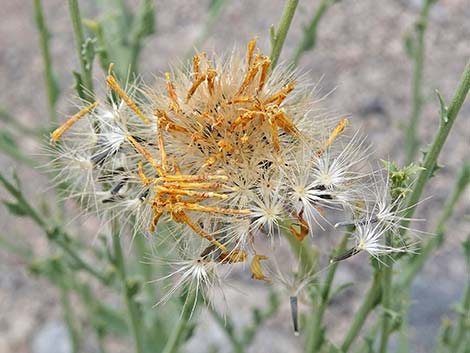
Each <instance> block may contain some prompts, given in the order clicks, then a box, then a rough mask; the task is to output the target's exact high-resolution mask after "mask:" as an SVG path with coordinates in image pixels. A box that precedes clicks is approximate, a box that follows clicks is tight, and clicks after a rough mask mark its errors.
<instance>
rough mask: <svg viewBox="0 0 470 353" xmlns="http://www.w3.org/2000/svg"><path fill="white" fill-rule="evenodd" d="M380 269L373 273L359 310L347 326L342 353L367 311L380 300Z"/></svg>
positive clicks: (361, 323)
mask: <svg viewBox="0 0 470 353" xmlns="http://www.w3.org/2000/svg"><path fill="white" fill-rule="evenodd" d="M382 275H383V272H382V271H376V272H375V274H374V278H373V280H372V285H371V287H370V288H369V290H368V291H367V293H366V295H365V298H364V301H363V302H362V304H361V306H360V307H359V310H358V311H357V313H356V315H355V316H354V320H353V322H352V324H351V326H350V328H349V331H348V333H347V334H346V337H345V339H344V341H343V344H342V345H341V350H342V352H343V353H346V352H348V351H349V348H350V347H351V344H352V343H353V342H354V340H355V339H356V337H357V335H358V334H359V331H360V330H361V328H362V326H363V325H364V323H365V321H366V319H367V317H368V316H369V313H370V312H371V311H372V310H373V309H374V308H375V307H376V306H377V304H378V303H379V302H380V297H381V291H382Z"/></svg>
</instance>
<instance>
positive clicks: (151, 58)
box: [0, 0, 470, 353]
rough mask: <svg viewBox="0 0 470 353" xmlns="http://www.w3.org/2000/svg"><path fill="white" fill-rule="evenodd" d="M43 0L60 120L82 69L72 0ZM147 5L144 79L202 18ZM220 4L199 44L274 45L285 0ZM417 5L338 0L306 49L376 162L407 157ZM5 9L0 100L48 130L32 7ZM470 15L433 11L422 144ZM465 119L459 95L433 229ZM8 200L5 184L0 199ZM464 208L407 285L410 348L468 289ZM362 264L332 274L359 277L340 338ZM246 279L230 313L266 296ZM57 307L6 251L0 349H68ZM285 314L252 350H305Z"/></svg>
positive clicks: (308, 62) (461, 53)
mask: <svg viewBox="0 0 470 353" xmlns="http://www.w3.org/2000/svg"><path fill="white" fill-rule="evenodd" d="M43 2H44V5H45V9H46V11H45V12H46V17H47V20H48V23H49V26H50V30H51V33H52V35H53V41H52V56H53V62H54V65H55V68H56V70H57V73H58V76H59V79H60V83H61V88H62V95H61V97H60V101H59V112H60V116H62V117H63V116H64V115H66V114H68V113H70V112H71V111H72V109H73V105H72V104H70V101H71V97H72V96H73V93H72V80H73V78H72V75H71V71H72V70H76V69H77V67H78V64H77V61H76V59H75V48H74V47H73V38H72V33H71V25H70V20H69V16H68V12H67V2H65V1H63V0H45V1H43ZM135 2H136V1H133V3H135ZM80 3H81V6H82V12H83V14H85V15H86V16H90V17H93V16H94V13H95V11H96V10H95V7H94V2H93V1H85V0H83V1H80ZM155 3H156V8H157V12H156V14H157V31H158V34H157V36H155V37H154V38H152V39H150V40H148V41H147V42H146V46H145V50H144V52H143V55H142V64H141V71H142V72H143V75H144V78H145V79H148V80H150V79H151V77H152V76H153V75H159V74H161V73H162V72H163V71H165V70H167V68H168V64H169V63H170V62H173V61H174V60H175V58H178V57H180V58H181V57H183V56H184V54H185V53H186V52H187V50H188V49H189V48H191V46H192V45H193V43H194V40H195V39H196V37H197V35H198V33H200V31H201V30H202V26H203V23H204V21H205V19H206V10H205V9H206V7H207V3H208V1H196V0H178V1H171V0H157V1H155ZM227 3H228V5H227V6H226V7H225V8H224V10H223V12H222V14H221V17H220V18H219V20H218V21H217V23H216V24H215V27H214V29H213V32H212V34H211V35H210V37H209V38H208V40H207V42H206V44H205V45H204V48H203V49H206V50H208V51H211V50H215V51H224V50H228V49H231V48H232V47H233V46H234V45H237V46H239V47H241V46H244V45H245V43H246V42H247V41H248V40H249V39H250V38H252V37H253V36H258V38H259V44H260V46H261V47H262V48H263V49H264V51H265V52H269V39H268V29H269V27H270V25H271V24H272V23H277V22H278V19H279V17H280V14H281V11H282V7H283V1H281V0H275V1H274V0H258V1H255V0H244V1H228V2H227ZM317 4H318V1H306V0H305V1H300V5H299V11H298V12H297V14H296V16H295V18H294V22H293V25H292V29H291V31H290V32H289V35H288V37H287V41H286V44H285V49H284V52H283V56H282V59H285V60H287V59H288V58H289V57H290V55H291V54H292V53H293V50H294V48H295V46H296V44H297V43H298V40H299V38H300V36H301V28H302V25H303V24H305V23H307V22H308V21H309V19H310V17H311V16H312V14H313V12H314V9H315V8H316V6H317ZM420 6H421V1H419V0H390V1H376V0H361V1H351V0H342V1H340V2H339V3H337V4H335V5H334V6H333V7H332V8H331V9H330V11H329V12H328V13H327V15H326V16H325V18H324V19H323V20H322V23H321V26H320V29H319V33H318V35H319V36H318V45H317V47H316V48H315V50H314V51H312V52H308V53H306V54H305V55H304V57H303V58H302V60H301V62H300V65H299V66H300V68H301V70H302V71H305V72H307V74H308V75H309V76H311V79H312V80H314V81H319V80H321V84H320V87H321V92H322V93H328V92H330V91H331V94H330V95H329V97H328V99H327V101H326V104H327V106H328V107H329V108H330V110H332V111H335V112H338V113H341V114H348V115H351V121H352V124H353V125H354V126H355V127H360V128H362V130H363V131H364V132H365V133H366V134H367V135H368V138H369V141H370V142H371V143H372V144H373V145H374V147H375V150H374V154H375V157H377V158H390V159H392V160H393V159H395V160H396V159H398V160H400V159H401V158H402V155H403V149H402V146H403V123H404V122H406V119H407V118H408V116H409V113H410V110H411V105H410V92H411V78H412V65H411V62H410V61H409V59H408V58H407V57H406V55H405V52H404V48H403V38H404V35H405V34H406V33H407V32H409V31H411V30H412V29H413V22H414V21H415V19H416V17H417V15H418V11H419V7H420ZM0 8H1V9H2V11H1V15H0V18H1V21H0V38H1V40H0V42H1V45H0V48H1V49H0V77H1V79H0V107H1V108H2V109H4V110H6V111H8V112H10V113H11V114H12V115H13V116H14V117H15V118H16V119H18V120H20V121H21V122H23V123H24V124H26V125H28V126H44V125H45V124H46V123H47V121H48V119H47V107H46V98H45V91H44V86H43V81H42V70H43V68H42V61H41V56H40V51H39V47H38V35H37V33H36V30H35V26H34V20H33V11H32V6H31V2H29V1H10V0H0ZM468 18H470V6H468V2H467V1H466V0H441V1H438V3H437V4H436V5H435V6H434V8H433V10H432V13H431V19H430V23H429V31H428V35H427V38H426V44H427V48H426V66H425V73H424V82H425V90H424V93H425V97H426V102H425V107H424V111H423V120H422V123H421V126H420V138H421V139H422V141H423V142H424V143H426V142H429V141H430V140H431V139H432V136H433V134H434V132H435V131H436V128H437V126H438V120H439V119H438V104H437V101H436V99H435V96H434V94H433V90H434V89H435V88H439V90H440V92H441V93H442V95H443V96H444V97H448V98H450V96H451V95H452V93H453V90H454V88H455V87H456V83H457V80H458V77H459V75H460V73H461V71H462V70H463V67H464V65H465V62H466V60H467V59H468V58H469V57H470V42H469V38H470V21H468ZM96 80H103V75H102V74H101V73H100V74H96ZM469 119H470V104H469V103H468V102H467V104H466V105H464V107H463V108H462V111H461V116H460V119H459V120H458V121H457V123H456V126H455V128H454V130H453V131H452V133H451V135H450V137H449V140H448V143H447V144H446V146H445V149H444V151H443V154H442V158H441V163H442V164H443V165H444V169H443V170H442V172H441V173H440V175H439V176H438V177H437V178H435V179H433V180H432V182H431V183H430V186H429V187H428V188H427V190H426V194H427V195H428V196H432V198H431V199H429V200H427V201H426V202H425V203H423V204H422V205H421V206H420V215H421V216H422V217H424V218H426V219H427V221H426V222H425V225H424V227H425V228H426V229H427V230H431V231H432V230H433V226H434V224H435V220H436V218H437V215H438V214H439V210H440V209H441V208H442V205H443V202H444V200H445V198H446V196H447V195H448V194H449V191H450V189H451V187H452V184H453V181H454V179H455V176H456V171H457V169H458V167H459V166H460V165H461V163H462V161H463V160H465V159H467V160H468V158H469V157H468V151H469V147H470V144H469V141H470V120H469ZM0 127H1V125H0ZM17 142H18V144H20V145H21V146H22V147H23V148H24V150H25V151H27V153H29V154H37V153H38V151H39V150H38V146H37V145H36V144H34V143H32V142H31V141H30V140H28V139H26V138H25V139H21V140H19V141H17ZM0 165H1V169H2V171H8V170H10V169H12V168H13V167H15V163H14V161H13V160H11V159H9V158H6V157H4V156H1V155H0ZM17 169H18V172H19V175H20V176H21V178H22V179H23V183H24V186H25V189H26V193H27V195H30V197H31V198H32V199H33V200H37V199H38V196H39V194H40V190H43V189H44V188H45V185H47V179H46V178H45V177H43V176H41V174H40V173H38V172H31V171H29V170H27V169H25V168H23V167H20V166H19V167H18V168H17ZM4 196H5V195H4V192H3V190H0V197H2V198H3V197H4ZM469 211H470V194H469V191H467V193H466V194H465V195H464V197H463V200H462V202H461V203H460V205H459V207H458V210H457V212H456V213H455V215H454V216H453V218H452V220H451V221H450V222H449V225H448V233H447V235H446V237H447V240H446V244H445V246H444V247H443V248H442V249H441V250H439V252H438V253H437V254H436V255H435V256H434V257H433V259H432V260H431V261H430V262H429V263H428V264H427V266H426V268H425V269H424V271H423V272H422V274H421V275H420V276H419V277H418V279H417V281H416V283H415V285H414V287H413V290H412V308H411V313H410V317H409V327H410V332H409V335H410V337H411V342H412V350H411V351H412V352H416V353H420V352H427V351H429V349H430V348H431V347H432V344H433V342H434V338H435V336H436V334H437V329H438V327H439V325H440V322H441V320H442V319H443V318H445V317H446V316H448V315H451V311H450V309H449V308H450V306H451V305H452V304H453V303H455V302H457V301H458V300H459V298H460V297H461V295H462V293H463V287H464V278H465V277H464V260H463V257H462V256H461V249H460V242H461V241H462V239H464V237H465V236H466V235H467V234H468V232H469V218H468V214H469V213H470V212H469ZM0 224H1V230H0V234H1V235H2V236H4V237H9V238H10V239H13V240H14V241H15V242H17V243H19V244H30V245H31V246H33V247H34V248H35V249H36V250H37V251H38V252H41V251H42V252H45V251H46V249H47V243H46V242H45V241H44V239H43V238H41V237H40V236H39V235H38V234H36V233H37V229H36V228H35V227H34V226H33V225H32V224H31V223H30V222H29V221H26V220H22V219H14V218H12V217H11V216H10V215H9V214H7V212H6V210H5V208H4V207H3V206H0ZM365 264H366V259H365V258H357V259H353V260H352V261H351V262H350V266H342V267H341V266H340V271H339V275H338V277H339V282H349V281H353V282H354V283H355V285H354V286H353V287H352V288H350V289H349V292H348V293H347V295H345V296H342V297H341V298H339V299H338V300H336V301H335V303H334V305H333V306H332V307H331V308H330V309H329V310H328V314H327V319H328V325H329V326H330V327H331V328H332V332H333V338H334V339H335V340H337V339H340V338H341V337H342V335H343V333H344V330H345V329H346V328H347V327H348V326H347V324H348V322H349V319H350V317H351V316H352V315H353V314H354V312H355V308H356V306H357V303H358V299H360V295H361V293H363V292H364V290H365V289H366V283H367V280H368V278H369V275H368V271H367V269H365ZM339 282H338V283H339ZM240 285H241V286H242V287H243V288H244V292H245V293H250V291H251V292H256V293H259V294H257V295H256V296H254V295H249V296H248V297H247V296H246V295H244V294H241V293H238V292H236V293H229V295H228V296H229V303H230V304H229V306H231V307H232V308H240V307H242V308H245V307H248V306H247V305H246V302H247V301H248V302H252V304H253V305H254V304H259V303H260V302H263V301H264V300H265V299H263V298H265V297H266V293H265V292H263V289H262V288H260V286H259V285H257V284H253V283H252V282H249V281H245V280H244V279H243V278H242V279H240ZM58 301H59V300H58V293H57V292H56V291H55V290H54V289H52V288H51V287H49V286H48V284H47V283H46V282H44V281H42V280H37V279H34V278H32V277H31V276H30V275H29V274H28V273H27V272H26V270H25V268H24V264H22V263H21V261H20V260H19V259H18V258H17V257H15V256H14V255H12V254H10V253H8V252H5V251H4V250H2V249H0V353H13V352H15V353H23V352H24V353H68V352H69V351H70V346H69V343H68V341H67V337H66V334H65V331H64V324H63V322H62V316H61V312H60V307H59V303H58ZM242 304H243V305H242ZM232 313H233V315H235V316H236V317H237V318H238V319H239V320H238V322H239V323H240V325H242V324H243V322H245V321H246V320H247V319H248V315H249V312H248V311H247V310H245V309H237V310H234V309H232ZM288 315H289V312H288V307H287V302H286V305H285V306H283V307H282V309H281V312H280V313H279V315H278V316H277V317H276V318H273V319H272V320H270V321H269V322H268V324H267V325H266V327H265V328H263V329H262V331H261V332H260V334H259V336H258V337H257V339H256V341H255V344H254V346H253V349H252V351H253V352H269V353H275V352H300V347H301V338H300V339H299V338H297V337H294V336H293V335H292V332H291V330H290V322H289V321H288V320H285V318H287V317H288ZM203 320H204V323H205V324H204V325H200V326H199V327H200V328H199V329H198V330H197V333H196V336H195V337H194V338H193V339H192V340H191V342H190V343H189V345H188V352H194V353H197V352H201V353H202V352H206V351H207V350H206V348H207V342H213V343H223V342H225V338H224V336H223V333H222V332H221V331H220V330H219V329H218V328H216V327H215V325H214V323H213V322H212V321H211V320H210V319H209V318H208V316H207V315H204V318H203ZM272 337H276V339H275V340H274V339H272ZM202 342H204V344H202ZM121 349H122V348H121ZM116 351H118V350H117V349H116ZM222 351H223V350H222ZM113 352H114V350H113Z"/></svg>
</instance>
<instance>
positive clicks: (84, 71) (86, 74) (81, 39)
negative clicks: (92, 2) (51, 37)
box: [69, 0, 93, 102]
mask: <svg viewBox="0 0 470 353" xmlns="http://www.w3.org/2000/svg"><path fill="white" fill-rule="evenodd" d="M69 11H70V18H71V20H72V27H73V32H74V36H75V46H76V50H77V55H78V61H79V62H80V73H81V76H80V77H81V84H82V86H83V90H79V92H83V97H81V98H82V99H85V100H86V101H89V102H92V101H93V79H92V77H91V69H92V63H88V62H86V59H85V57H84V55H83V53H82V49H83V47H84V44H85V35H84V33H83V26H82V17H81V15H80V8H79V6H78V0H69Z"/></svg>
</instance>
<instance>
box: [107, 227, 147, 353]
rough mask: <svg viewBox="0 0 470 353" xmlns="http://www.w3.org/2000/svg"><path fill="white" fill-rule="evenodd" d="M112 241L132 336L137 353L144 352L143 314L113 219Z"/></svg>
mask: <svg viewBox="0 0 470 353" xmlns="http://www.w3.org/2000/svg"><path fill="white" fill-rule="evenodd" d="M112 243H113V253H114V263H115V266H116V269H117V272H118V275H119V279H120V281H121V285H122V291H123V293H124V302H125V304H126V308H127V314H128V320H129V328H130V330H131V334H132V337H133V338H134V345H135V353H143V352H144V339H143V331H142V326H141V315H140V313H139V308H138V305H137V303H136V302H135V300H134V293H133V290H132V289H131V288H130V283H129V281H128V278H127V271H126V264H125V261H124V255H123V252H122V247H121V239H120V235H119V228H118V224H117V222H116V221H113V223H112Z"/></svg>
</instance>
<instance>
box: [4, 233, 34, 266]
mask: <svg viewBox="0 0 470 353" xmlns="http://www.w3.org/2000/svg"><path fill="white" fill-rule="evenodd" d="M0 247H2V248H5V249H6V250H7V251H9V252H11V253H13V254H15V255H17V256H19V257H20V258H21V259H23V260H24V261H30V260H31V258H32V256H33V254H32V252H31V250H30V249H27V248H25V247H22V246H18V245H16V244H13V243H12V242H10V241H9V240H6V238H5V237H3V236H0Z"/></svg>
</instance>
